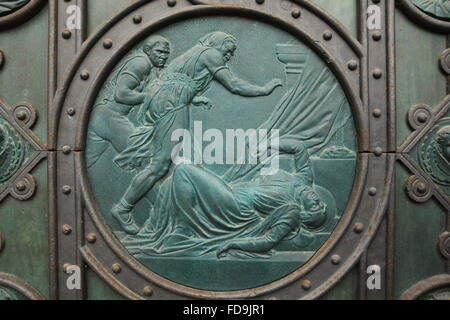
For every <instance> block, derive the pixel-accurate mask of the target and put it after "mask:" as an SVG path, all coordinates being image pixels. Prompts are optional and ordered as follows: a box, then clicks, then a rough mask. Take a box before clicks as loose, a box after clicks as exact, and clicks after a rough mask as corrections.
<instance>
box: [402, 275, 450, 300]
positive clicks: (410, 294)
mask: <svg viewBox="0 0 450 320" xmlns="http://www.w3.org/2000/svg"><path fill="white" fill-rule="evenodd" d="M443 288H450V275H449V274H442V275H438V276H434V277H431V278H428V279H426V280H423V281H420V282H419V283H417V284H415V285H414V286H412V287H411V288H409V289H408V290H406V291H405V292H404V293H403V294H402V296H401V297H400V300H417V299H419V298H420V297H421V296H423V295H424V294H427V293H429V292H430V291H434V290H439V289H443Z"/></svg>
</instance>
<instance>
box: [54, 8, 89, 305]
mask: <svg viewBox="0 0 450 320" xmlns="http://www.w3.org/2000/svg"><path fill="white" fill-rule="evenodd" d="M72 5H76V6H78V7H79V8H80V12H79V13H80V17H79V19H80V29H75V30H70V29H68V28H67V26H66V24H65V22H66V20H67V15H66V12H67V9H68V7H69V6H72ZM48 6H49V8H48V9H49V21H48V34H49V37H48V41H49V50H48V56H49V63H48V99H47V100H48V119H49V124H48V126H49V130H48V141H49V153H48V190H49V191H48V206H49V209H48V210H49V214H48V216H49V224H48V225H49V227H48V232H49V270H50V298H51V299H59V298H61V299H76V298H82V297H83V292H78V291H66V292H65V293H67V295H65V296H64V295H59V290H58V287H59V283H60V282H61V281H62V282H61V283H64V282H65V278H66V277H67V275H65V274H64V273H63V270H62V269H61V268H59V265H58V259H59V255H58V245H61V242H63V241H64V239H61V236H60V233H59V231H60V230H61V229H60V228H58V217H57V202H56V199H57V192H58V191H57V190H56V187H57V174H56V172H57V162H56V159H57V154H58V152H62V150H61V149H58V148H57V147H56V145H55V144H54V143H53V141H54V139H55V138H54V136H55V131H54V130H53V128H54V124H53V123H52V119H53V118H55V117H57V112H58V111H57V110H56V108H55V105H54V103H53V99H54V97H55V94H56V91H57V88H58V87H60V86H61V85H62V80H63V78H64V73H65V71H66V68H67V67H68V65H69V64H70V61H71V60H72V59H73V58H74V57H75V56H76V55H77V54H78V52H79V51H80V49H81V46H82V44H83V42H84V40H85V39H86V29H87V17H86V0H73V1H59V0H49V1H48ZM64 32H65V33H66V35H65V36H63V33H64ZM67 32H69V33H67ZM67 34H69V35H70V36H67ZM70 114H71V113H70V112H69V113H68V114H67V116H70ZM60 192H61V191H60ZM68 247H69V246H68V245H65V248H66V250H65V253H66V254H69V255H70V256H69V257H61V258H66V259H67V260H68V261H69V260H71V261H76V262H77V265H79V266H81V265H82V262H81V258H80V257H79V255H78V249H77V247H76V245H75V244H74V245H73V247H72V248H71V249H70V250H69V249H67V248H68ZM77 257H78V258H77ZM69 258H70V259H69Z"/></svg>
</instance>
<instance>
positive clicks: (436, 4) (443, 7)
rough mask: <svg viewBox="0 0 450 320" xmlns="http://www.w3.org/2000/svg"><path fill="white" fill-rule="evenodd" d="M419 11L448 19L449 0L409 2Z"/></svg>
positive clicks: (449, 10) (416, 0)
mask: <svg viewBox="0 0 450 320" xmlns="http://www.w3.org/2000/svg"><path fill="white" fill-rule="evenodd" d="M411 2H412V3H414V5H416V6H417V7H418V8H420V9H421V10H423V11H425V12H426V13H429V14H431V15H433V16H436V17H439V18H450V1H449V0H411Z"/></svg>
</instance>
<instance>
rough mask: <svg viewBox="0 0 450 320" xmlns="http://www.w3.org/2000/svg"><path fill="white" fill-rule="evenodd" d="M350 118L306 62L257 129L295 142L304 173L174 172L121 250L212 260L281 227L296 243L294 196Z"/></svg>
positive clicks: (337, 93) (339, 94)
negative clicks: (314, 158)
mask: <svg viewBox="0 0 450 320" xmlns="http://www.w3.org/2000/svg"><path fill="white" fill-rule="evenodd" d="M350 118H351V114H350V108H349V105H348V102H347V99H346V97H345V94H344V92H343V90H342V88H341V87H340V85H339V83H338V82H337V80H336V78H335V77H334V75H333V74H332V73H331V72H330V71H329V69H328V68H327V67H326V66H325V64H323V62H321V61H320V60H319V58H317V57H315V56H310V61H309V63H308V67H307V68H306V70H305V72H304V74H303V76H302V77H300V78H299V80H298V82H297V83H296V85H295V86H294V87H293V88H291V89H290V90H289V92H288V93H287V94H286V95H285V96H284V97H283V99H282V100H281V101H280V103H279V104H278V105H277V106H276V108H275V110H274V112H273V114H272V115H271V117H270V118H269V120H268V121H267V122H266V123H264V124H263V125H262V126H261V128H263V129H268V130H269V132H270V130H272V129H278V130H279V135H280V140H281V139H283V138H284V137H288V136H289V137H296V138H297V139H298V140H299V141H301V143H302V144H303V145H304V146H305V152H304V154H303V157H304V159H302V160H301V161H303V163H304V166H303V167H301V168H300V169H299V168H298V167H297V173H296V174H291V173H288V172H286V171H283V170H279V171H278V173H277V174H275V175H273V176H262V175H261V174H260V170H261V168H262V167H263V166H264V164H263V163H259V164H258V165H235V166H233V167H232V168H231V169H230V170H229V171H228V172H227V173H226V174H225V175H224V176H223V177H219V176H217V175H216V174H214V173H212V172H210V171H208V170H206V169H204V168H201V167H198V166H194V165H186V164H184V165H180V166H178V167H176V168H175V170H174V173H173V175H172V176H171V177H169V178H167V179H166V181H165V182H164V183H163V184H162V185H161V186H160V190H159V194H158V197H157V200H156V202H155V203H154V207H153V208H152V210H151V212H150V215H149V218H148V220H147V222H146V223H145V225H144V227H143V228H142V230H141V232H140V233H139V234H138V235H135V236H126V237H125V238H122V239H121V242H122V243H123V244H124V245H125V247H126V248H127V249H128V250H129V251H130V252H131V253H132V254H133V255H135V256H138V257H142V256H166V257H167V256H171V257H186V256H201V255H204V254H206V253H209V252H213V251H215V250H217V249H218V248H219V247H220V246H221V245H223V244H224V243H226V242H227V241H230V240H232V239H243V238H248V239H249V240H250V239H256V238H260V237H264V236H265V235H267V234H268V232H269V231H270V230H272V229H274V228H275V227H276V226H278V225H280V224H283V225H284V226H288V227H289V229H290V230H292V233H291V235H290V236H288V237H289V238H290V237H294V236H295V235H296V234H298V232H299V231H300V230H301V229H302V228H305V227H306V226H305V224H304V223H303V222H302V221H301V218H300V212H301V210H302V204H301V203H299V202H298V201H297V200H296V199H295V197H294V195H295V193H296V192H298V191H299V190H302V189H306V188H314V182H313V176H312V173H311V172H312V171H311V168H310V167H309V163H310V161H309V157H310V154H311V153H312V152H314V151H317V150H320V148H322V147H324V146H326V145H327V143H328V142H329V140H330V139H331V138H332V137H333V135H334V134H335V133H336V132H337V131H338V130H339V129H340V128H342V127H343V126H344V125H346V123H347V122H348V121H349V119H350ZM268 138H269V139H270V133H269V137H268ZM248 152H252V151H251V150H248ZM243 254H244V253H243ZM244 255H252V256H255V255H256V254H250V253H245V254H244ZM256 256H262V255H261V254H260V255H256Z"/></svg>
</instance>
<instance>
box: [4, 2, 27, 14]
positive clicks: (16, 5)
mask: <svg viewBox="0 0 450 320" xmlns="http://www.w3.org/2000/svg"><path fill="white" fill-rule="evenodd" d="M28 2H30V0H0V16H6V15H8V14H10V13H12V12H14V11H17V10H19V9H20V8H22V7H23V6H25V5H26V4H27V3H28Z"/></svg>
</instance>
